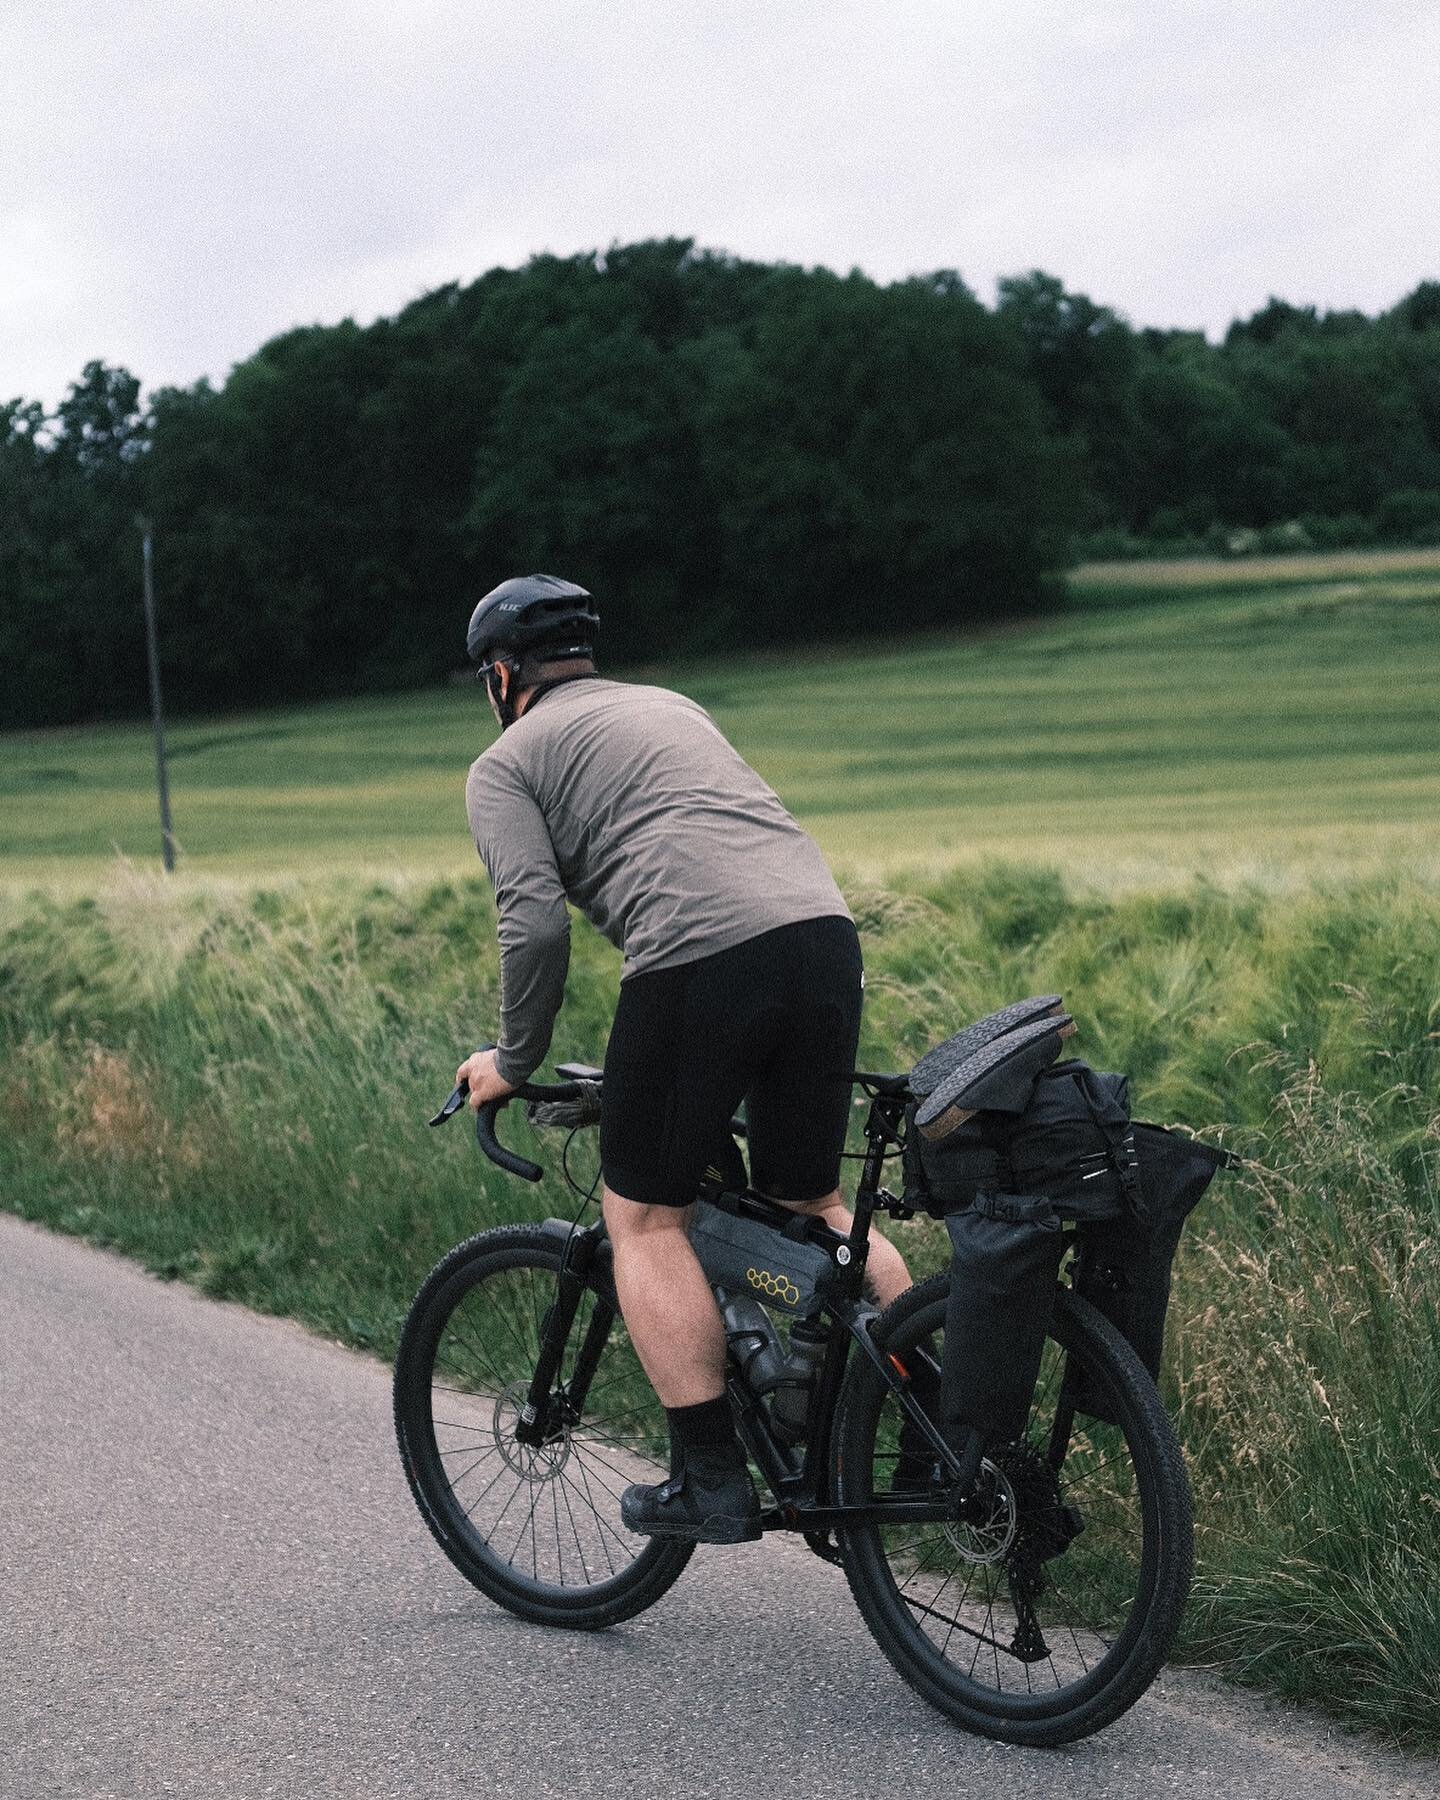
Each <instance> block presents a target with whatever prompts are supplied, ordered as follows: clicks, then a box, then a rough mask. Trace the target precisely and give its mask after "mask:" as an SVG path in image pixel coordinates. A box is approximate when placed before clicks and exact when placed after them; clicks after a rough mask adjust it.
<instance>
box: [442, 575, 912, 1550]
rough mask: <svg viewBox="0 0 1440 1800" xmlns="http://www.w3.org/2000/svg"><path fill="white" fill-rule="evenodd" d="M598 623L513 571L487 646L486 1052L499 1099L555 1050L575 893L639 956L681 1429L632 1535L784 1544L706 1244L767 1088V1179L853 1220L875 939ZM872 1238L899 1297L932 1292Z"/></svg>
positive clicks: (635, 990) (616, 1236)
mask: <svg viewBox="0 0 1440 1800" xmlns="http://www.w3.org/2000/svg"><path fill="white" fill-rule="evenodd" d="M598 627H599V615H598V613H597V611H596V608H595V605H594V602H593V601H592V599H591V597H590V595H589V594H588V593H587V592H586V591H585V589H583V588H580V587H576V586H575V585H574V584H573V583H571V582H567V581H561V580H559V579H558V578H557V577H555V576H553V575H526V576H520V577H517V578H515V579H513V580H510V581H505V582H502V583H501V584H500V586H499V587H497V588H495V589H493V590H492V591H491V592H490V593H488V594H486V595H485V597H484V598H483V599H482V600H481V601H480V602H479V604H478V605H477V606H476V608H475V610H474V612H473V613H472V615H471V618H470V627H469V632H468V636H467V642H466V647H467V650H468V652H469V655H470V657H471V660H472V661H474V662H476V663H477V664H479V669H478V675H479V677H480V678H481V679H483V680H484V682H485V685H486V691H487V693H488V696H489V700H490V705H491V708H492V710H493V711H494V713H495V717H496V719H497V721H498V723H499V725H500V736H499V738H497V740H496V741H495V742H494V743H493V744H492V745H491V746H490V748H489V749H488V750H487V751H485V753H484V754H483V755H482V756H480V757H479V758H478V759H477V761H476V762H475V763H474V764H473V766H472V767H471V770H470V776H469V781H468V783H467V787H466V804H467V808H468V812H469V818H470V829H471V832H472V834H473V836H474V838H475V843H476V848H477V849H478V850H479V853H480V857H481V860H482V861H483V863H484V865H485V869H486V872H487V873H488V875H489V877H490V880H491V882H492V884H493V886H494V889H495V902H496V908H497V912H498V935H499V941H500V991H501V1008H500V1041H499V1044H498V1046H497V1047H496V1048H495V1049H494V1050H486V1051H479V1052H477V1053H476V1054H475V1055H474V1056H472V1057H470V1058H468V1059H467V1060H466V1061H465V1062H464V1063H462V1064H461V1066H460V1068H459V1070H458V1071H457V1074H456V1079H457V1081H463V1082H466V1083H468V1085H469V1099H470V1104H471V1106H472V1107H475V1108H476V1109H478V1108H480V1107H482V1106H484V1105H485V1104H487V1102H489V1101H491V1100H495V1099H499V1098H502V1097H503V1096H505V1095H507V1094H510V1093H512V1092H513V1091H514V1090H515V1088H517V1087H518V1086H519V1085H520V1084H521V1083H522V1082H524V1081H525V1080H527V1079H528V1077H529V1076H530V1075H531V1074H532V1073H533V1072H534V1070H535V1069H537V1068H538V1067H539V1066H540V1064H541V1062H542V1061H543V1060H544V1058H545V1054H546V1052H547V1050H548V1049H549V1046H550V1038H551V1033H552V1030H553V1027H554V1023H555V1018H556V1016H557V1014H558V1013H559V1010H560V1006H561V1002H562V1000H563V998H564V992H565V976H566V970H567V967H568V962H569V947H570V923H569V914H568V912H567V910H566V903H567V901H568V902H569V903H571V904H573V905H574V906H576V907H577V908H578V909H579V910H580V911H581V912H582V913H583V914H584V915H585V917H586V918H587V919H589V921H590V922H591V924H592V925H594V926H595V927H596V928H597V929H598V930H599V931H601V932H602V933H603V934H604V935H605V936H606V937H607V938H608V939H609V940H610V941H611V943H613V944H615V945H616V946H617V947H619V948H620V949H621V950H622V951H623V953H624V958H625V961H624V967H623V969H622V973H621V982H620V998H619V1002H618V1005H617V1007H616V1010H615V1020H614V1024H613V1025H612V1027H611V1032H610V1040H609V1044H608V1047H607V1049H606V1052H605V1080H604V1084H603V1087H602V1091H601V1106H602V1115H601V1124H600V1157H601V1168H602V1173H603V1178H604V1212H605V1223H606V1227H607V1230H608V1232H609V1236H610V1240H611V1243H612V1245H613V1247H614V1257H615V1284H616V1289H617V1292H618V1294H619V1299H620V1305H621V1310H622V1313H623V1315H624V1319H625V1324H626V1328H627V1330H628V1331H629V1334H630V1338H631V1341H632V1343H633V1344H634V1346H635V1349H636V1352H637V1354H638V1355H639V1358H640V1361H641V1363H642V1365H643V1366H644V1369H645V1373H646V1375H647V1376H648V1377H649V1379H650V1382H651V1384H652V1385H653V1387H654V1389H655V1392H656V1394H657V1395H658V1397H659V1399H660V1402H661V1404H662V1405H663V1406H664V1408H665V1411H666V1416H667V1419H668V1421H669V1425H670V1435H671V1443H672V1473H671V1478H670V1479H669V1480H668V1481H666V1482H664V1483H661V1484H659V1485H657V1486H650V1487H645V1486H636V1487H630V1488H628V1489H627V1490H626V1492H625V1495H624V1497H623V1502H622V1508H621V1516H622V1518H623V1520H624V1522H625V1524H626V1525H628V1526H629V1527H630V1529H631V1530H633V1531H636V1532H640V1533H643V1534H645V1535H648V1536H653V1537H668V1538H681V1539H686V1540H689V1541H692V1542H699V1543H739V1542H743V1541H748V1540H750V1539H754V1538H758V1537H759V1536H760V1523H759V1510H760V1509H759V1501H758V1499H757V1497H756V1493H755V1488H754V1484H753V1483H752V1481H751V1479H750V1475H749V1472H748V1470H747V1468H746V1462H745V1453H744V1450H743V1449H742V1447H741V1445H740V1442H739V1440H738V1438H737V1437H736V1434H735V1428H734V1424H733V1421H732V1419H731V1415H730V1408H729V1403H728V1401H727V1399H726V1397H725V1334H724V1328H723V1325H722V1323H721V1319H720V1314H719V1310H718V1308H717V1306H716V1304H715V1299H714V1295H713V1294H712V1293H711V1290H710V1287H709V1284H708V1282H707V1280H706V1278H705V1275H704V1272H703V1271H702V1269H701V1267H700V1264H699V1261H698V1260H697V1258H696V1255H695V1252H694V1250H693V1249H692V1248H691V1245H690V1240H689V1238H688V1236H687V1234H686V1228H687V1224H688V1219H689V1212H688V1209H689V1207H690V1205H691V1204H692V1202H693V1201H694V1199H695V1194H696V1189H697V1187H698V1185H699V1182H700V1179H701V1177H702V1175H703V1173H704V1171H705V1168H706V1166H707V1164H709V1163H710V1162H711V1161H712V1160H713V1159H714V1157H715V1155H716V1153H717V1150H718V1149H719V1147H720V1146H721V1145H722V1144H723V1143H724V1142H725V1140H726V1138H727V1136H728V1133H729V1129H730V1120H731V1118H732V1117H733V1116H734V1113H735V1111H736V1108H737V1107H738V1106H739V1105H740V1103H741V1101H742V1100H743V1101H744V1103H745V1107H746V1117H747V1127H748V1134H747V1142H748V1145H749V1149H750V1179H751V1183H752V1185H753V1186H754V1187H755V1188H756V1190H757V1191H759V1192H761V1193H764V1194H768V1195H770V1196H771V1197H772V1198H774V1199H776V1200H779V1201H781V1202H783V1203H784V1204H785V1205H787V1206H789V1207H791V1208H793V1209H794V1210H795V1211H797V1212H803V1213H807V1214H815V1215H818V1216H820V1217H822V1218H823V1219H824V1220H825V1221H826V1223H827V1224H830V1225H832V1226H833V1227H834V1228H835V1229H836V1230H839V1231H848V1230H849V1228H850V1223H851V1220H850V1214H849V1212H848V1210H847V1209H846V1208H845V1207H844V1206H843V1204H842V1203H841V1199H840V1193H839V1173H840V1152H841V1150H842V1148H843V1145H844V1139H845V1126H846V1121H847V1118H848V1115H849V1107H850V1087H851V1082H850V1076H851V1071H852V1069H853V1068H854V1063H855V1048H856V1043H857V1040H858V1035H859V1029H860V1008H861V999H862V989H863V987H864V974H863V970H862V967H861V959H860V942H859V936H858V934H857V932H856V930H855V925H854V922H853V920H852V919H851V917H850V912H849V909H848V908H847V907H846V904H845V901H844V899H843V898H842V897H841V894H840V890H839V888H838V887H837V886H836V885H835V881H834V878H833V876H832V875H831V874H830V871H829V869H828V868H827V867H826V865H825V861H824V858H823V857H822V856H821V853H820V851H819V849H818V847H817V846H816V844H815V843H814V841H813V840H812V839H811V838H810V837H809V836H808V834H807V833H806V832H804V831H802V830H801V828H800V827H799V825H797V824H796V822H795V821H794V819H792V818H791V816H790V814H789V813H788V812H787V811H786V810H785V808H784V807H783V806H782V805H781V803H780V801H779V799H778V798H777V797H776V795H775V794H774V793H773V792H772V791H771V789H770V788H769V787H767V786H766V784H765V783H764V782H763V781H762V780H761V779H760V777H759V776H758V775H757V774H756V773H755V771H754V770H753V769H751V768H750V767H749V765H748V764H747V763H746V762H745V761H744V760H743V759H742V758H741V757H740V756H739V755H738V754H737V753H736V751H735V750H734V749H732V748H731V746H730V745H729V744H728V743H727V742H726V740H725V739H724V737H723V736H722V735H721V734H720V732H719V730H718V729H717V728H716V726H715V725H714V723H713V722H712V720H711V719H710V718H709V716H708V715H707V714H706V713H705V712H704V711H703V710H702V709H701V708H700V707H699V706H697V705H696V704H695V703H694V702H693V701H691V700H688V699H686V698H685V697H684V696H683V695H681V694H676V693H672V692H670V691H669V690H667V689H665V688H658V687H647V686H641V685H638V684H635V683H629V682H617V681H607V680H603V679H601V677H600V676H599V675H597V673H596V670H595V654H594V652H595V643H596V637H597V632H598ZM909 1281H910V1277H909V1274H908V1271H907V1270H906V1267H905V1263H904V1260H903V1258H902V1257H901V1256H900V1253H899V1252H898V1251H897V1250H896V1249H895V1247H894V1246H893V1245H892V1244H890V1243H889V1242H888V1241H887V1240H886V1239H885V1238H883V1237H878V1236H877V1237H875V1238H874V1239H873V1241H872V1245H871V1251H870V1257H869V1263H868V1285H869V1287H870V1289H871V1291H872V1297H873V1298H874V1299H875V1300H876V1302H877V1303H878V1304H880V1305H882V1306H883V1305H888V1303H889V1302H890V1301H891V1300H892V1299H894V1298H895V1297H896V1296H897V1295H898V1294H900V1293H901V1292H903V1291H904V1289H905V1288H906V1287H908V1286H909Z"/></svg>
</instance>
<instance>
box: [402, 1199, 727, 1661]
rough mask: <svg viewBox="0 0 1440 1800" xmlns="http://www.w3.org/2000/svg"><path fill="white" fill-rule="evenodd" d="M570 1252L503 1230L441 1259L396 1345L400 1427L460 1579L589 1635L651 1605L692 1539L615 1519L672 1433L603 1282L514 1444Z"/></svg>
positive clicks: (413, 1484)
mask: <svg viewBox="0 0 1440 1800" xmlns="http://www.w3.org/2000/svg"><path fill="white" fill-rule="evenodd" d="M563 1248H564V1245H563V1240H561V1239H558V1238H555V1237H551V1236H550V1235H549V1234H548V1233H546V1232H544V1231H541V1230H538V1229H536V1228H535V1227H533V1226H502V1227H501V1228H500V1229H498V1230H495V1231H486V1232H482V1233H481V1234H480V1235H479V1236H478V1237H474V1238H471V1239H469V1240H468V1241H467V1242H466V1243H463V1244H460V1245H458V1246H457V1247H456V1248H455V1249H454V1250H452V1251H451V1252H450V1254H449V1255H448V1256H446V1257H445V1258H444V1259H443V1260H442V1261H441V1262H440V1263H438V1264H437V1265H436V1267H435V1268H434V1269H433V1270H432V1271H431V1273H430V1275H429V1276H428V1278H427V1279H426V1281H425V1284H424V1286H423V1287H422V1288H421V1290H420V1292H419V1293H418V1294H417V1295H416V1297H415V1302H414V1305H413V1306H412V1307H411V1308H410V1313H409V1317H408V1318H407V1319H406V1321H405V1328H404V1331H403V1332H402V1334H401V1338H400V1350H399V1354H398V1356H397V1357H396V1361H395V1434H396V1438H397V1440H398V1442H399V1445H400V1459H401V1461H402V1462H403V1463H404V1465H405V1474H406V1476H407V1478H408V1479H409V1482H410V1491H411V1492H412V1493H413V1494H414V1496H415V1500H416V1504H417V1505H418V1506H419V1508H420V1511H421V1514H422V1515H423V1517H424V1519H425V1523H426V1524H427V1525H428V1526H429V1527H430V1530H431V1531H432V1532H433V1534H434V1536H435V1539H436V1541H437V1542H438V1543H439V1545H440V1547H441V1549H442V1550H443V1551H444V1552H445V1554H446V1555H447V1556H448V1557H449V1558H450V1560H451V1562H453V1563H454V1564H455V1566H456V1568H457V1569H459V1571H460V1572H461V1574H462V1575H464V1576H465V1577H466V1579H467V1580H469V1581H472V1582H474V1584H475V1585H476V1587H478V1588H480V1589H481V1590H482V1592H484V1593H486V1594H488V1595H489V1596H490V1598H491V1599H492V1600H495V1601H498V1602H499V1604H500V1605H501V1606H504V1607H507V1608H508V1609H509V1610H510V1611H511V1612H513V1613H518V1614H519V1615H520V1617H521V1618H524V1619H530V1620H532V1621H534V1622H536V1623H538V1624H547V1625H569V1626H571V1627H574V1628H578V1629H582V1630H598V1629H601V1628H602V1627H604V1626H607V1625H614V1624H617V1623H618V1622H619V1621H620V1620H622V1619H628V1618H632V1617H633V1616H634V1615H635V1614H636V1613H638V1612H641V1611H643V1610H644V1608H645V1607H647V1606H650V1605H652V1604H653V1603H654V1602H655V1601H656V1600H658V1599H659V1598H660V1596H661V1595H662V1594H663V1593H664V1592H665V1591H666V1589H667V1588H669V1587H670V1585H671V1583H672V1582H674V1580H675V1578H676V1577H677V1576H678V1575H679V1573H680V1571H681V1570H682V1569H683V1568H684V1567H685V1564H686V1562H687V1561H688V1560H689V1557H690V1553H691V1549H692V1546H691V1545H688V1544H676V1543H660V1542H656V1541H655V1540H653V1539H649V1538H642V1537H637V1536H636V1535H635V1534H634V1533H633V1532H630V1531H627V1530H626V1528H625V1526H624V1524H623V1523H622V1522H621V1519H620V1495H621V1493H622V1492H623V1490H624V1489H625V1487H626V1486H627V1485H628V1484H629V1483H631V1482H634V1481H641V1482H654V1481H663V1480H664V1479H665V1478H666V1475H667V1474H668V1472H669V1460H668V1458H669V1437H668V1432H667V1428H666V1423H665V1414H664V1411H663V1409H662V1408H661V1405H660V1402H659V1401H658V1400H657V1399H656V1397H655V1393H654V1390H653V1389H652V1388H651V1386H650V1384H649V1382H648V1381H647V1380H646V1379H645V1375H644V1372H643V1371H642V1370H641V1367H640V1364H639V1361H638V1359H637V1358H636V1355H635V1352H634V1350H633V1349H632V1348H631V1345H630V1339H629V1337H628V1336H627V1334H626V1331H625V1327H624V1325H623V1323H622V1322H621V1319H620V1316H619V1313H618V1312H617V1310H616V1307H615V1297H614V1294H613V1292H612V1291H610V1289H609V1288H608V1284H607V1283H606V1282H605V1281H604V1280H603V1279H602V1278H600V1277H598V1276H597V1277H594V1278H591V1279H587V1281H586V1284H585V1288H584V1292H583V1293H582V1295H581V1297H580V1304H579V1308H578V1310H577V1312H576V1314H575V1319H574V1323H573V1324H572V1326H571V1328H570V1331H569V1334H568V1336H567V1339H566V1343H565V1349H564V1353H563V1355H562V1357H561V1360H560V1366H559V1368H558V1370H557V1372H556V1377H555V1381H554V1383H553V1384H552V1393H551V1402H550V1407H549V1420H550V1422H549V1424H548V1427H547V1429H546V1432H545V1435H544V1438H543V1441H541V1442H540V1443H538V1444H534V1445H529V1444H526V1443H524V1442H522V1441H521V1439H520V1438H519V1437H518V1436H517V1427H518V1426H519V1424H520V1415H521V1409H522V1408H523V1407H524V1406H525V1404H526V1401H527V1398H528V1394H529V1388H530V1382H531V1377H532V1376H533V1374H534V1372H535V1367H536V1363H537V1362H538V1360H539V1355H540V1342H541V1336H542V1333H543V1331H544V1329H545V1326H546V1321H547V1313H548V1312H549V1309H550V1306H551V1304H552V1302H553V1301H554V1300H555V1298H556V1293H557V1277H558V1275H559V1272H560V1262H561V1255H562V1251H563Z"/></svg>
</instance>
